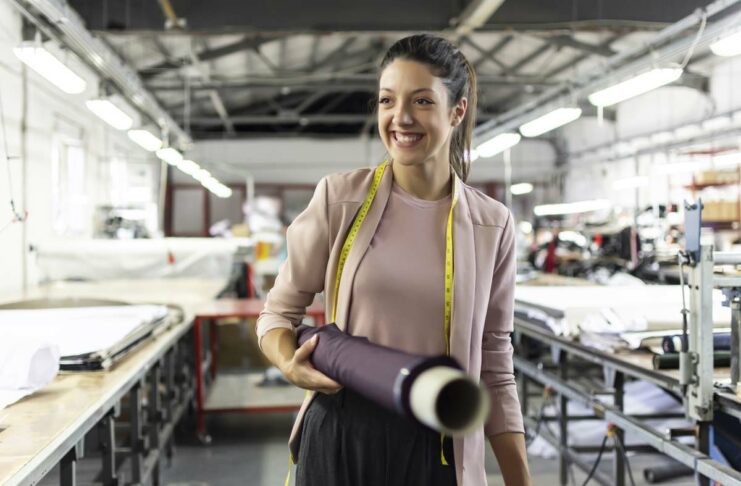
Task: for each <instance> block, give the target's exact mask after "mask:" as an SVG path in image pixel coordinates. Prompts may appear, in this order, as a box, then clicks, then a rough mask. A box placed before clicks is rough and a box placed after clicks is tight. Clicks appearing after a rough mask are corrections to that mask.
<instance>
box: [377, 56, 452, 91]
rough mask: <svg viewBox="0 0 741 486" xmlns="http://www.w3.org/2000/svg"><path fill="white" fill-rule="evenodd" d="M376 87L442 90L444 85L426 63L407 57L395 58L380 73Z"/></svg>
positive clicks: (398, 89) (403, 89)
mask: <svg viewBox="0 0 741 486" xmlns="http://www.w3.org/2000/svg"><path fill="white" fill-rule="evenodd" d="M378 88H379V90H388V91H417V90H422V89H429V90H432V91H444V90H445V85H444V84H443V80H442V79H441V78H439V77H438V76H435V75H434V74H433V73H432V70H431V69H430V67H429V66H428V65H426V64H424V63H421V62H417V61H412V60H407V59H396V60H395V61H393V62H392V63H391V64H389V65H388V66H386V68H385V69H384V70H383V72H382V73H381V77H380V81H379V86H378Z"/></svg>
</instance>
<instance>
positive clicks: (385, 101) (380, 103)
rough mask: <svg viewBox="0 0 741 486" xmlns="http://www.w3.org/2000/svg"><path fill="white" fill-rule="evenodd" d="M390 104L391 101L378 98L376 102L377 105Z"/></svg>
mask: <svg viewBox="0 0 741 486" xmlns="http://www.w3.org/2000/svg"><path fill="white" fill-rule="evenodd" d="M390 102H391V100H390V99H389V98H380V99H379V100H378V104H379V105H385V104H386V103H390Z"/></svg>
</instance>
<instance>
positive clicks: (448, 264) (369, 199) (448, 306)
mask: <svg viewBox="0 0 741 486" xmlns="http://www.w3.org/2000/svg"><path fill="white" fill-rule="evenodd" d="M388 165H389V163H388V160H385V161H384V162H383V163H382V164H381V165H379V166H378V167H376V169H375V171H374V173H373V182H372V183H371V186H370V189H369V190H368V194H367V195H366V197H365V201H363V204H362V206H360V210H359V211H358V214H357V216H356V217H355V220H354V221H353V223H352V226H351V227H350V232H349V233H348V235H347V238H346V239H345V242H344V244H343V245H342V250H341V251H340V258H339V260H338V262H337V275H336V277H335V283H334V299H333V305H332V322H334V321H335V320H336V319H337V301H338V297H339V290H340V280H341V279H342V270H343V269H344V268H345V263H346V262H347V256H348V255H349V254H350V250H351V249H352V246H353V244H354V243H355V239H356V238H357V236H358V232H359V231H360V227H361V226H362V225H363V222H364V221H365V218H366V216H367V215H368V211H369V210H370V207H371V204H373V200H374V199H375V198H376V193H377V192H378V186H380V184H381V179H382V178H383V174H384V173H385V172H386V168H387V167H388ZM451 184H452V198H451V199H452V201H451V203H450V212H449V213H448V222H447V225H446V228H445V307H444V315H443V341H444V342H445V354H446V355H447V356H450V326H451V322H452V319H453V210H454V209H455V205H456V203H457V202H458V176H457V175H456V173H455V172H452V182H451ZM444 442H445V435H444V434H440V462H441V463H442V464H443V465H445V466H448V465H449V464H448V461H447V460H446V459H445V453H444V451H443V443H444Z"/></svg>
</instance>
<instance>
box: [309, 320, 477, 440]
mask: <svg viewBox="0 0 741 486" xmlns="http://www.w3.org/2000/svg"><path fill="white" fill-rule="evenodd" d="M315 335H319V343H318V344H317V346H316V348H314V352H313V353H312V355H311V363H312V364H313V365H314V367H315V368H316V369H317V370H319V371H321V372H322V373H324V374H325V375H327V376H329V377H330V378H332V379H333V380H335V381H337V382H338V383H340V384H341V385H342V386H345V387H347V388H349V389H351V390H353V391H354V392H356V393H358V394H360V395H363V396H364V397H366V398H368V399H369V400H372V401H374V402H376V403H378V404H380V405H382V406H383V407H386V408H387V409H389V410H393V411H395V412H397V413H399V414H401V415H404V416H406V417H409V418H411V419H413V420H416V421H417V422H419V423H421V424H424V425H426V426H427V427H430V428H432V429H434V430H437V431H439V432H443V433H445V434H448V435H451V436H461V435H465V434H467V433H469V432H471V431H473V430H475V429H476V428H477V427H481V426H482V425H483V424H484V421H485V420H486V418H487V417H488V413H489V397H488V394H487V393H486V392H485V391H484V390H483V389H482V388H481V386H480V385H479V384H478V383H476V382H475V381H474V380H473V379H471V377H470V376H468V375H467V374H466V373H465V372H464V371H463V370H462V369H461V367H460V365H459V364H458V362H457V361H456V360H454V359H453V358H451V357H448V356H436V357H427V356H418V355H414V354H409V353H405V352H403V351H398V350H395V349H391V348H387V347H385V346H380V345H378V344H373V343H371V342H370V341H368V339H367V338H364V337H358V336H351V335H349V334H346V333H344V332H342V331H341V330H340V329H339V328H338V327H337V326H336V325H335V324H327V325H326V326H322V327H311V326H306V325H302V326H299V327H298V329H297V336H298V344H299V345H302V344H304V343H305V342H306V341H308V340H309V339H311V338H313V337H314V336H315Z"/></svg>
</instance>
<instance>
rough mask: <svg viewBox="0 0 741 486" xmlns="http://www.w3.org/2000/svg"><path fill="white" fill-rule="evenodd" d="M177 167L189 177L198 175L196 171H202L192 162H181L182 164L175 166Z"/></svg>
mask: <svg viewBox="0 0 741 486" xmlns="http://www.w3.org/2000/svg"><path fill="white" fill-rule="evenodd" d="M175 167H177V168H178V169H180V170H181V171H183V172H184V173H186V174H188V175H189V176H192V175H193V174H195V173H196V171H198V170H200V169H201V167H200V166H199V165H198V164H196V163H195V162H193V161H192V160H181V161H180V162H178V163H177V164H175Z"/></svg>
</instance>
